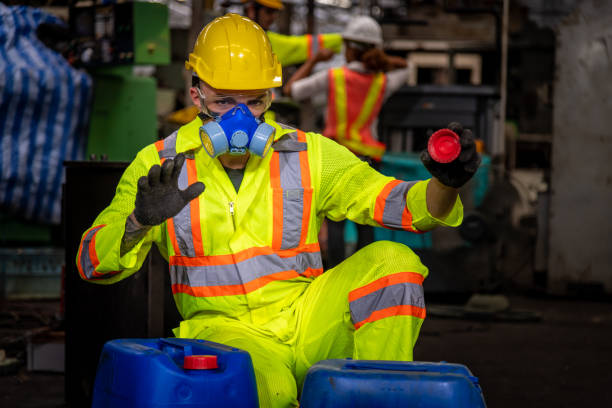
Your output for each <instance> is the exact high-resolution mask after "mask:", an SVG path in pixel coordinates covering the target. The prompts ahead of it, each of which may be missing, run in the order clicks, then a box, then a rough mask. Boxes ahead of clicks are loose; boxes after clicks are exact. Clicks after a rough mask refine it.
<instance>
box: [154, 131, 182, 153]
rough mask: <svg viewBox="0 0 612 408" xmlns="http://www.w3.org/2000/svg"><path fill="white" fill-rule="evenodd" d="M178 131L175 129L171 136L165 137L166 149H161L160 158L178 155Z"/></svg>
mask: <svg viewBox="0 0 612 408" xmlns="http://www.w3.org/2000/svg"><path fill="white" fill-rule="evenodd" d="M177 135H178V131H175V132H174V133H172V134H171V135H170V136H168V137H167V138H165V139H164V149H163V150H161V151H159V152H158V153H159V158H160V159H169V158H173V157H174V156H176V137H177Z"/></svg>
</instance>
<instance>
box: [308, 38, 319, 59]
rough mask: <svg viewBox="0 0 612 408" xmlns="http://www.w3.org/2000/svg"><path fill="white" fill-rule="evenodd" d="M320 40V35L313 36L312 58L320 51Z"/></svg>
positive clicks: (311, 44) (311, 43)
mask: <svg viewBox="0 0 612 408" xmlns="http://www.w3.org/2000/svg"><path fill="white" fill-rule="evenodd" d="M319 39H320V34H318V35H317V34H313V35H312V37H311V41H310V56H311V57H314V56H315V54H316V53H317V52H318V51H319Z"/></svg>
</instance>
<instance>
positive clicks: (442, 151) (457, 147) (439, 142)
mask: <svg viewBox="0 0 612 408" xmlns="http://www.w3.org/2000/svg"><path fill="white" fill-rule="evenodd" d="M427 151H428V152H429V155H430V156H431V158H432V159H434V160H435V161H437V162H438V163H450V162H452V161H453V160H455V159H456V158H457V157H458V156H459V153H461V143H459V136H457V134H456V133H455V132H453V131H452V130H450V129H440V130H438V131H436V132H434V134H433V135H431V136H430V137H429V142H428V143H427Z"/></svg>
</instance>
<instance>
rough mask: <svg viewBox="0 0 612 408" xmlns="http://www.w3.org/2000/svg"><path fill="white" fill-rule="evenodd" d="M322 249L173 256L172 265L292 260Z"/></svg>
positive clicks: (264, 249)
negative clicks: (266, 258)
mask: <svg viewBox="0 0 612 408" xmlns="http://www.w3.org/2000/svg"><path fill="white" fill-rule="evenodd" d="M320 250H321V249H320V247H319V243H318V242H315V243H314V244H308V245H305V246H303V247H301V248H299V249H297V248H294V249H281V250H276V251H275V250H272V248H270V247H254V248H249V249H245V250H243V251H240V252H236V253H235V254H228V255H208V256H204V257H201V258H192V257H187V256H172V257H170V265H182V266H216V265H233V264H235V263H238V262H242V261H245V260H247V259H250V258H254V257H256V256H260V255H272V254H276V255H278V256H279V257H280V258H290V257H293V256H297V255H298V254H300V253H303V252H319V251H320Z"/></svg>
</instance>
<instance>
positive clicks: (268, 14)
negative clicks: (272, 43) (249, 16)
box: [255, 7, 279, 31]
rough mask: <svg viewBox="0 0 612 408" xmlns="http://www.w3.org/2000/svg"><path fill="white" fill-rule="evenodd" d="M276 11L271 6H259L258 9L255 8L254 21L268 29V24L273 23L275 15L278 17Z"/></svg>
mask: <svg viewBox="0 0 612 408" xmlns="http://www.w3.org/2000/svg"><path fill="white" fill-rule="evenodd" d="M278 13H279V11H278V10H276V9H273V8H269V7H259V9H257V16H256V19H255V22H257V24H259V25H260V26H261V28H263V29H264V30H266V31H267V30H269V29H270V26H272V24H274V21H275V20H276V17H278Z"/></svg>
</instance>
